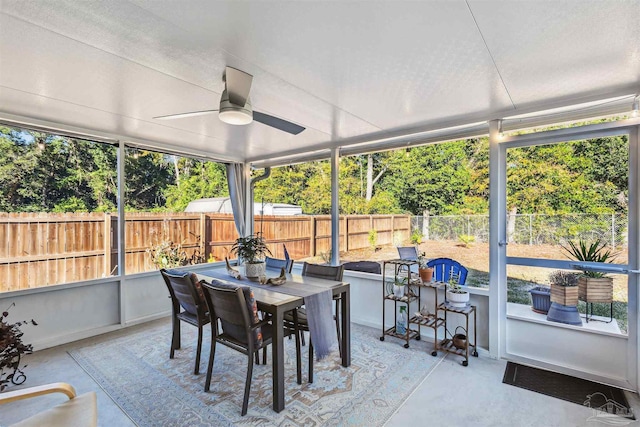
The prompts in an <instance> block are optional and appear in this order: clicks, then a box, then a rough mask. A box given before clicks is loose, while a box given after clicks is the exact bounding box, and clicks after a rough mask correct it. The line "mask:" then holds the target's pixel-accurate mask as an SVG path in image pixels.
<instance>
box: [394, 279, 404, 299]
mask: <svg viewBox="0 0 640 427" xmlns="http://www.w3.org/2000/svg"><path fill="white" fill-rule="evenodd" d="M406 286H407V278H406V277H403V278H400V277H398V278H396V279H395V281H394V282H393V295H394V296H395V297H396V298H402V297H403V296H404V291H405V287H406Z"/></svg>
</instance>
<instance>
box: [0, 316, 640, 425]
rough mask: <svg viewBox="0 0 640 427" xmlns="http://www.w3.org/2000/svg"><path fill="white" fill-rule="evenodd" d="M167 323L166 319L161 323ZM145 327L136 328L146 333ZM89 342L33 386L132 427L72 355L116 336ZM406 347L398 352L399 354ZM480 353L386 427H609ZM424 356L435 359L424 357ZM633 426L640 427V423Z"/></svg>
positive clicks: (49, 399) (56, 354)
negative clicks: (523, 385)
mask: <svg viewBox="0 0 640 427" xmlns="http://www.w3.org/2000/svg"><path fill="white" fill-rule="evenodd" d="M162 321H167V320H166V319H162V320H160V322H162ZM145 327H147V326H145V325H140V326H135V328H145ZM125 333H127V330H126V329H125V330H122V331H118V332H114V333H111V334H105V335H102V336H99V337H94V338H90V339H89V340H85V341H83V342H77V343H73V344H70V345H63V346H59V347H55V348H51V349H47V350H42V351H39V352H36V353H34V354H33V355H31V356H30V358H29V359H28V363H29V367H28V378H29V380H28V383H27V384H26V385H35V384H45V383H50V382H57V381H64V382H68V383H71V384H72V385H73V386H74V387H75V388H76V390H77V392H78V393H79V394H81V393H84V392H86V391H90V390H95V391H96V392H97V394H98V413H99V418H98V422H99V425H101V426H105V427H127V426H133V425H134V424H133V423H132V422H131V420H130V419H129V418H128V417H127V416H126V415H125V414H124V413H123V412H122V411H121V410H120V408H119V407H118V406H117V405H116V404H115V403H114V402H113V401H112V400H111V398H110V397H109V396H108V395H107V394H106V393H104V392H103V391H102V390H101V389H100V387H98V386H97V384H96V383H95V382H94V381H93V379H92V378H91V377H89V376H88V375H87V374H86V373H85V372H84V371H83V370H82V369H81V368H80V367H79V366H78V365H77V364H76V362H75V361H74V360H73V359H72V358H71V357H70V356H69V355H68V354H67V349H69V348H70V347H71V346H77V345H82V344H87V343H89V342H95V341H100V340H108V339H110V338H112V337H113V336H114V334H116V335H117V334H125ZM400 348H401V347H399V349H400ZM483 356H484V355H483V354H482V353H481V354H480V357H479V358H477V359H476V358H473V359H472V360H471V361H470V365H469V367H466V368H465V367H463V366H461V365H460V361H459V358H457V357H456V356H453V355H448V356H447V357H446V358H445V359H443V360H442V362H441V363H440V364H438V365H437V366H436V368H435V369H434V370H433V371H432V373H431V374H430V375H429V376H428V377H427V378H426V379H425V380H424V381H423V383H422V384H421V385H420V386H419V387H418V388H417V389H416V390H415V391H414V392H413V394H412V395H411V396H410V397H409V398H408V399H407V400H406V402H405V403H404V404H403V405H402V406H401V407H400V408H399V410H398V411H397V412H396V413H395V414H394V415H393V416H392V417H391V419H390V420H389V421H388V422H387V424H386V425H387V426H389V427H391V426H394V427H395V426H398V427H400V426H509V427H514V426H544V427H551V426H563V427H564V426H598V425H603V426H604V425H605V424H601V423H598V422H594V421H588V420H587V419H588V418H589V417H590V416H591V415H592V413H591V410H590V409H588V408H585V407H581V406H579V405H576V404H573V403H569V402H564V401H562V400H558V399H554V398H551V397H548V396H544V395H542V394H538V393H534V392H530V391H527V390H523V389H520V388H517V387H513V386H509V385H505V384H502V376H503V374H504V369H505V365H506V362H505V361H502V360H492V359H489V358H488V357H486V356H484V357H483ZM425 357H430V356H428V355H425ZM627 397H628V399H629V401H630V403H631V405H632V407H633V409H634V412H635V413H636V414H640V399H639V398H638V396H637V395H635V394H630V393H628V396H627ZM64 400H65V398H64V397H62V396H59V395H54V396H44V397H39V398H36V399H30V400H28V401H22V402H16V403H12V404H9V405H6V406H4V407H0V426H5V425H8V424H11V423H13V422H16V421H19V420H21V419H23V418H26V417H28V416H30V415H31V414H34V413H37V412H39V411H40V410H42V409H43V408H49V407H51V406H54V405H55V404H57V403H59V402H62V401H64ZM631 425H638V426H640V421H636V422H634V423H633V424H631Z"/></svg>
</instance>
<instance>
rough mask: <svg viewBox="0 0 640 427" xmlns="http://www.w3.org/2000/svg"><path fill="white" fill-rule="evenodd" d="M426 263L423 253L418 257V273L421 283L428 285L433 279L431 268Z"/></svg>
mask: <svg viewBox="0 0 640 427" xmlns="http://www.w3.org/2000/svg"><path fill="white" fill-rule="evenodd" d="M427 262H429V260H428V259H427V256H426V253H425V252H422V253H421V254H420V255H418V273H419V274H420V280H422V282H423V283H430V282H431V280H432V279H433V267H429V266H428V265H427Z"/></svg>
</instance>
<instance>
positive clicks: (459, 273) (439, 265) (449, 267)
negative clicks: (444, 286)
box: [427, 258, 469, 285]
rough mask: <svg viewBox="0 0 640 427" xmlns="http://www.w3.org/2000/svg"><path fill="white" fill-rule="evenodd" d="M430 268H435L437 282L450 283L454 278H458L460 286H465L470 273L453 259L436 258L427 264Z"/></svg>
mask: <svg viewBox="0 0 640 427" xmlns="http://www.w3.org/2000/svg"><path fill="white" fill-rule="evenodd" d="M427 266H428V267H433V273H434V274H435V280H436V281H437V282H448V281H449V278H451V277H452V276H453V277H454V278H455V277H457V278H458V284H459V285H464V283H465V282H466V281H467V274H468V273H469V271H468V270H467V269H466V268H465V267H463V266H462V265H461V264H460V263H459V262H458V261H454V260H452V259H451V258H436V259H432V260H431V261H429V262H428V263H427Z"/></svg>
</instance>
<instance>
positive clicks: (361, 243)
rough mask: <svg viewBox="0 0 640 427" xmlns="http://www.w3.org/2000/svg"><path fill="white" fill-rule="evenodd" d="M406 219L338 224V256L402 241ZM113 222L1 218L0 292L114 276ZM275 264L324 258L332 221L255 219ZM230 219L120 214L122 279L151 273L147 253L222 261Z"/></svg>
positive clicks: (231, 230) (104, 218)
mask: <svg viewBox="0 0 640 427" xmlns="http://www.w3.org/2000/svg"><path fill="white" fill-rule="evenodd" d="M410 229H411V217H410V216H409V215H346V216H341V217H340V251H349V250H354V249H362V248H367V247H369V246H370V243H369V231H370V230H376V232H377V245H380V246H384V245H389V244H392V243H399V242H402V241H406V240H407V239H408V238H409V235H410ZM117 230H118V217H117V215H114V214H110V213H65V214H55V213H0V292H2V291H11V290H18V289H28V288H37V287H42V286H48V285H55V284H60V283H69V282H77V281H82V280H91V279H98V278H101V277H108V276H111V275H115V274H117V273H118V232H117ZM255 231H256V232H260V231H262V233H263V234H264V237H265V239H266V240H267V243H268V246H269V249H270V250H271V252H272V253H273V256H274V257H277V258H283V257H284V250H283V244H285V245H286V246H287V251H288V252H289V254H290V256H291V257H292V258H293V259H295V260H300V259H305V258H309V257H314V256H320V255H323V254H327V255H328V254H329V253H330V251H331V217H330V216H329V215H317V216H308V215H300V216H264V217H260V216H256V217H255ZM237 236H238V235H237V232H236V227H235V223H234V220H233V215H231V214H208V213H207V214H205V213H201V214H198V213H127V214H126V220H125V272H126V274H133V273H140V272H144V271H152V270H157V269H158V268H159V267H157V266H156V265H154V264H153V263H152V262H151V256H150V254H149V251H150V250H152V249H154V248H157V247H159V246H161V245H166V246H169V243H171V245H172V247H174V248H175V247H176V246H178V245H179V246H180V252H184V253H185V254H186V255H187V256H188V257H189V258H193V259H198V260H199V261H198V262H207V261H208V260H216V261H219V260H222V259H224V257H225V256H228V254H229V249H230V248H231V245H232V244H233V242H234V241H235V239H236V238H237Z"/></svg>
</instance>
